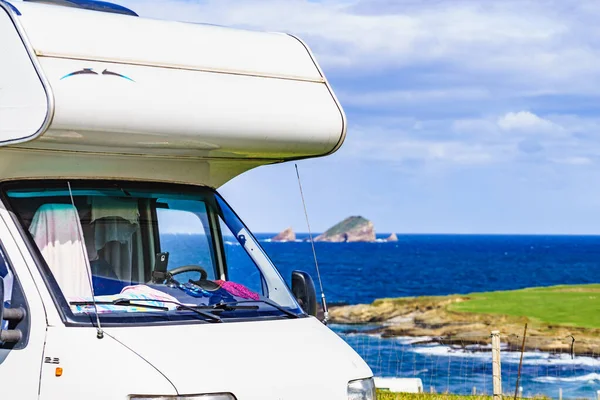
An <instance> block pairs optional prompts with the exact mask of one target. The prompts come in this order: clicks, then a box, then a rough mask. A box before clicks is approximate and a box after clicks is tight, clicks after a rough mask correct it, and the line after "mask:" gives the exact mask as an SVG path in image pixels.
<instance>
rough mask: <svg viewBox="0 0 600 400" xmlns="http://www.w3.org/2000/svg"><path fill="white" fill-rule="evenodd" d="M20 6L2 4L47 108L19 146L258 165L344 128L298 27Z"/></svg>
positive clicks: (324, 145) (293, 155) (301, 153)
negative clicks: (263, 28)
mask: <svg viewBox="0 0 600 400" xmlns="http://www.w3.org/2000/svg"><path fill="white" fill-rule="evenodd" d="M18 6H19V9H20V12H21V15H17V14H16V13H15V12H13V11H11V10H10V8H8V7H6V6H4V8H3V10H4V11H5V13H6V15H7V16H10V18H8V17H7V18H4V19H6V21H7V22H5V23H4V25H6V27H5V30H7V31H8V30H9V29H13V30H14V32H12V35H13V36H15V37H18V36H20V37H21V39H22V42H23V46H24V47H25V49H24V50H26V53H27V54H30V55H32V57H33V61H32V62H33V64H34V65H35V66H37V67H39V68H38V69H39V70H41V71H40V73H41V78H40V82H38V84H37V86H36V85H34V84H33V83H31V84H30V85H31V86H32V90H34V89H35V90H37V92H39V93H42V92H44V91H45V93H46V99H45V100H46V103H47V104H48V108H49V109H48V110H47V115H49V116H51V117H52V118H47V120H46V121H45V122H46V125H48V126H46V125H44V126H42V128H41V130H42V132H38V130H39V129H38V128H39V126H38V125H39V123H37V124H36V126H34V127H30V131H31V132H25V133H23V134H21V137H19V138H18V139H19V140H16V138H13V139H15V140H14V142H19V144H18V147H20V148H35V149H48V150H57V149H60V150H61V151H74V152H76V151H85V152H95V153H107V154H114V153H119V154H137V155H147V154H150V155H161V156H185V157H200V158H215V159H218V158H224V159H236V160H248V159H252V160H260V161H261V162H262V163H263V164H264V163H270V162H281V161H285V160H290V159H299V158H306V157H317V156H322V155H326V154H329V153H332V152H334V151H335V150H337V149H338V148H339V146H340V145H341V144H342V142H343V140H344V138H345V134H346V120H345V115H344V112H343V111H342V108H341V107H340V105H339V103H338V101H337V99H336V97H335V95H334V94H333V92H332V90H331V87H330V85H329V83H328V82H327V80H326V79H325V78H324V77H323V74H322V72H321V70H320V68H319V67H318V65H317V64H316V62H315V60H314V58H313V56H312V54H311V53H310V50H309V49H308V48H307V47H306V46H305V45H304V44H303V43H302V42H301V41H300V40H298V39H296V38H294V37H291V36H289V35H284V34H275V33H263V32H249V31H243V30H237V29H230V28H223V27H216V26H208V25H199V24H185V23H176V22H170V21H158V20H150V19H143V18H136V17H131V16H124V15H113V14H110V13H98V12H94V11H88V10H80V9H75V8H67V7H57V6H52V5H45V4H31V3H19V4H18ZM9 22H10V27H9ZM109 26H110V29H107V27H109ZM17 28H18V29H17ZM73 32H77V34H76V35H74V34H73ZM181 43H185V45H181ZM21 50H23V49H21ZM31 71H33V69H32V68H30V69H29V73H30V75H31V73H32V72H31ZM23 79H24V78H23ZM29 81H31V82H33V79H30V80H29ZM46 86H48V88H47V90H45V89H46ZM38 97H39V96H38ZM41 99H42V98H39V99H38V100H36V101H37V103H40V105H41V104H42V103H43V102H42V101H41ZM38 119H39V118H38ZM50 119H51V123H49V121H50ZM23 129H25V128H22V130H23ZM27 133H29V135H27ZM39 133H42V135H41V136H40V137H39V139H37V140H33V139H35V138H37V136H38V135H39ZM5 136H6V135H5ZM27 138H29V140H26V139H27ZM24 141H26V143H23V142H24ZM6 144H10V141H6ZM0 145H1V143H0Z"/></svg>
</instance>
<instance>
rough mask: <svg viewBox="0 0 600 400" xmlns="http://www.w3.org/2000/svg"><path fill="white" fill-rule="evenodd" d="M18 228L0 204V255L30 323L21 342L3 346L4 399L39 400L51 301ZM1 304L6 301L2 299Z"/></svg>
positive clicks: (0, 353) (0, 368)
mask: <svg viewBox="0 0 600 400" xmlns="http://www.w3.org/2000/svg"><path fill="white" fill-rule="evenodd" d="M15 228H16V226H15V225H14V222H13V221H12V218H11V217H10V215H9V213H8V211H7V210H6V208H5V207H4V205H3V204H2V202H1V201H0V246H1V247H2V249H1V251H2V253H3V254H4V256H5V258H6V262H7V264H8V269H9V271H11V273H12V274H13V278H14V281H13V290H12V291H13V294H14V293H15V291H17V290H19V291H22V293H23V297H24V299H25V305H24V306H25V309H26V313H27V319H26V321H24V322H23V324H24V325H25V327H24V329H23V331H24V338H23V339H22V341H21V342H20V343H17V344H15V345H14V347H11V346H0V386H1V387H2V395H3V397H4V398H7V399H34V398H37V396H38V392H39V387H40V369H41V368H42V365H43V355H44V354H43V352H44V344H45V342H46V328H47V326H48V320H47V318H46V310H45V308H46V307H45V306H44V304H47V305H49V306H50V308H52V300H51V299H48V301H50V302H49V303H43V302H42V295H41V294H40V292H44V291H45V292H46V294H47V293H48V292H47V291H46V289H45V287H44V285H43V283H41V282H40V281H39V280H38V279H36V278H35V277H36V275H37V276H38V277H39V273H38V271H37V268H36V267H35V264H34V263H33V260H32V259H31V257H30V255H29V251H28V249H27V248H26V246H24V242H23V240H22V238H21V235H20V233H19V232H18V231H17V230H16V229H15ZM31 267H33V268H31ZM40 283H41V284H42V286H40ZM0 301H3V299H1V298H0ZM52 311H53V310H50V313H52ZM54 311H55V310H54ZM0 322H1V321H0Z"/></svg>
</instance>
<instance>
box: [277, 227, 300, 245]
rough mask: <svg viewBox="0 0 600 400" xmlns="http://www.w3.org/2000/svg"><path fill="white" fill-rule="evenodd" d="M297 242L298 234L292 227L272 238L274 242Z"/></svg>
mask: <svg viewBox="0 0 600 400" xmlns="http://www.w3.org/2000/svg"><path fill="white" fill-rule="evenodd" d="M295 240H296V234H295V233H294V231H293V229H292V228H291V227H290V228H287V229H286V230H284V231H283V232H280V233H278V234H277V235H276V236H274V237H272V238H271V241H272V242H293V241H295Z"/></svg>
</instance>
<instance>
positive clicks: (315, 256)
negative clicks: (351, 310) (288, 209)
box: [294, 164, 329, 325]
mask: <svg viewBox="0 0 600 400" xmlns="http://www.w3.org/2000/svg"><path fill="white" fill-rule="evenodd" d="M294 166H295V167H296V176H297V177H298V187H300V197H301V198H302V206H303V207H304V216H305V217H306V226H307V227H308V237H309V238H310V245H311V246H312V252H313V257H314V258H315V267H316V268H317V278H318V279H319V288H320V289H321V304H322V305H323V323H324V324H325V325H327V321H328V320H329V311H327V300H326V299H325V292H324V291H323V281H321V271H320V270H319V263H318V262H317V252H316V251H315V241H314V240H313V237H312V232H311V231H310V222H309V221H308V212H307V211H306V202H305V201H304V193H303V192H302V182H300V173H299V172H298V164H294Z"/></svg>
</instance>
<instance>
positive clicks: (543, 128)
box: [498, 111, 564, 133]
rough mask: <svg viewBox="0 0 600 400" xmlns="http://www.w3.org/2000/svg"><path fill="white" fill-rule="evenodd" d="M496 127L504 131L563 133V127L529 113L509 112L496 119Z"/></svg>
mask: <svg viewBox="0 0 600 400" xmlns="http://www.w3.org/2000/svg"><path fill="white" fill-rule="evenodd" d="M498 126H499V127H500V128H501V129H503V130H505V131H524V132H536V133H545V132H546V133H548V132H559V131H563V130H564V129H563V127H561V126H560V125H557V124H555V123H553V122H552V121H549V120H547V119H544V118H540V117H538V116H537V115H535V114H534V113H532V112H529V111H519V112H509V113H507V114H505V115H503V116H502V117H500V118H498Z"/></svg>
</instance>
